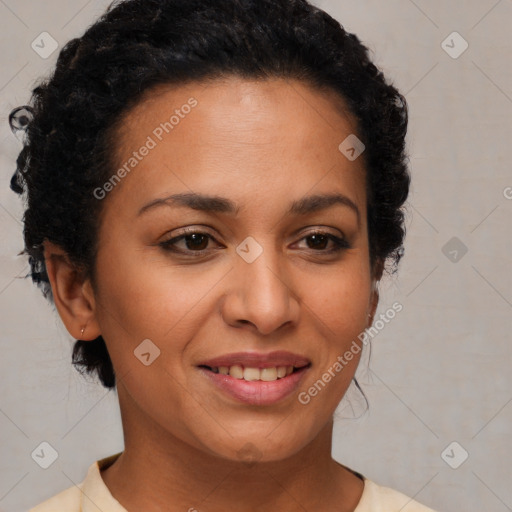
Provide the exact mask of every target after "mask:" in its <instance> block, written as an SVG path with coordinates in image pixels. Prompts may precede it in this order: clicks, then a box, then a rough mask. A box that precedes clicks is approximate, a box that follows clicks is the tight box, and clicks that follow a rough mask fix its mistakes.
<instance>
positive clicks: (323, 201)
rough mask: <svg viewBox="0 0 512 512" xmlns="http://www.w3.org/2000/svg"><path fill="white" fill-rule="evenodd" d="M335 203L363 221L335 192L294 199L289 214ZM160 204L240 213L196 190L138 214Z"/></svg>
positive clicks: (235, 207)
mask: <svg viewBox="0 0 512 512" xmlns="http://www.w3.org/2000/svg"><path fill="white" fill-rule="evenodd" d="M334 205H342V206H346V207H348V208H350V209H351V210H352V211H354V212H355V213H356V215H357V222H358V225H359V224H360V222H361V213H360V211H359V208H358V207H357V205H356V204H355V203H354V201H352V199H350V198H349V197H347V196H345V195H343V194H339V193H335V194H316V195H311V196H307V197H303V198H301V199H298V200H296V201H293V202H292V203H291V205H290V208H289V209H288V212H287V215H308V214H311V213H315V212H318V211H322V210H326V209H327V208H330V207H332V206H334ZM159 206H168V207H186V208H191V209H193V210H200V211H203V212H207V213H208V212H212V213H223V214H229V215H238V213H239V212H240V206H239V205H237V204H236V203H234V202H233V201H231V200H230V199H227V198H225V197H219V196H209V195H204V194H198V193H194V192H190V193H181V194H172V195H170V196H168V197H163V198H159V199H155V200H153V201H151V202H150V203H148V204H146V205H144V206H143V207H142V208H141V209H140V210H139V213H138V215H139V216H140V215H142V214H143V213H145V212H147V211H149V210H152V209H154V208H157V207H159Z"/></svg>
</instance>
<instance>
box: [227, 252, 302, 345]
mask: <svg viewBox="0 0 512 512" xmlns="http://www.w3.org/2000/svg"><path fill="white" fill-rule="evenodd" d="M280 258H281V259H282V256H279V255H278V254H276V252H275V251H272V250H271V249H268V248H266V249H265V250H263V252H262V253H261V254H260V256H259V257H258V258H257V259H256V260H255V261H253V262H252V263H248V262H247V261H245V260H244V259H243V258H241V257H239V256H238V255H236V257H235V262H234V265H235V268H234V269H233V270H232V271H231V272H230V273H229V279H230V283H229V291H228V292H227V294H226V296H225V297H224V302H223V305H222V313H223V317H224V320H225V321H226V322H227V323H228V324H229V325H231V326H234V327H241V326H243V325H247V324H249V325H250V328H252V329H254V330H256V331H257V332H258V333H259V334H262V335H269V334H272V333H273V332H274V331H277V330H278V329H280V328H284V326H285V325H287V326H288V327H289V326H290V325H294V324H297V322H298V318H299V311H300V298H299V297H298V296H297V294H296V291H295V290H294V284H293V280H292V279H291V277H290V275H289V272H287V271H286V265H285V262H283V261H279V259H280Z"/></svg>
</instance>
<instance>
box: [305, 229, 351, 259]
mask: <svg viewBox="0 0 512 512" xmlns="http://www.w3.org/2000/svg"><path fill="white" fill-rule="evenodd" d="M301 240H311V243H307V246H308V248H309V249H312V250H313V251H314V252H320V253H325V254H331V253H336V252H340V251H343V250H345V249H350V248H351V245H350V243H349V242H348V241H347V240H346V239H344V238H340V237H337V236H335V235H333V234H332V233H328V232H326V231H314V232H312V233H309V234H308V235H306V236H305V237H303V238H302V239H301ZM329 242H332V245H333V246H332V247H331V249H327V250H325V246H326V245H328V244H329Z"/></svg>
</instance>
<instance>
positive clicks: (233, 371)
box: [212, 364, 293, 382]
mask: <svg viewBox="0 0 512 512" xmlns="http://www.w3.org/2000/svg"><path fill="white" fill-rule="evenodd" d="M212 371H214V372H215V373H217V372H218V373H222V374H223V375H230V376H231V377H233V378H235V379H244V380H249V381H252V380H263V381H266V382H270V381H273V380H277V379H282V378H283V377H286V376H287V375H290V373H292V372H293V366H277V367H276V366H274V367H272V368H261V369H260V368H243V367H242V366H240V365H237V364H235V365H233V366H219V367H218V368H217V367H214V368H212Z"/></svg>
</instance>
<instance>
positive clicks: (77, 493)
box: [28, 452, 126, 512]
mask: <svg viewBox="0 0 512 512" xmlns="http://www.w3.org/2000/svg"><path fill="white" fill-rule="evenodd" d="M121 453H122V452H119V453H116V454H114V455H110V456H108V457H105V458H104V459H100V460H97V461H96V462H93V463H92V464H91V465H90V466H89V469H88V471H87V475H86V477H85V479H84V480H83V481H82V482H81V483H79V484H78V485H74V486H73V487H69V488H68V489H65V490H64V491H61V492H60V493H59V494H56V495H55V496H52V497H51V498H48V499H47V500H46V501H43V502H42V503H39V504H38V505H36V506H35V507H34V508H31V509H30V510H29V511H28V512H96V511H97V510H98V509H101V510H104V511H105V512H106V511H107V510H108V511H109V512H126V510H125V509H124V508H123V507H122V506H121V505H120V504H119V503H118V502H117V501H116V500H115V499H114V497H113V496H112V495H111V494H110V491H109V490H108V488H107V486H106V485H105V483H104V481H103V480H102V478H101V474H100V470H102V469H104V468H106V467H108V466H109V465H110V464H112V463H113V462H114V461H115V460H116V459H117V457H119V455H121Z"/></svg>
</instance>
